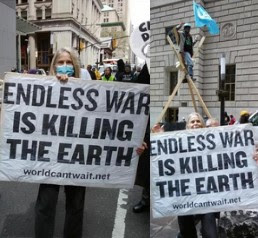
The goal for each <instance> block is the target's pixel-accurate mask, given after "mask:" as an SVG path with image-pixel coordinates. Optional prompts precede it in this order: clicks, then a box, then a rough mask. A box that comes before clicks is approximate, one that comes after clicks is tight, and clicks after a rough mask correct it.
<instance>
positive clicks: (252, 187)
mask: <svg viewBox="0 0 258 238" xmlns="http://www.w3.org/2000/svg"><path fill="white" fill-rule="evenodd" d="M254 131H255V130H254V127H252V126H251V125H249V124H244V125H237V126H225V127H216V128H205V129H195V130H184V131H176V132H166V133H157V134H151V141H150V143H151V152H150V154H151V163H152V164H151V189H152V192H151V194H152V211H153V217H155V218H158V217H166V216H177V215H190V214H203V213H209V212H215V211H226V210H227V211H229V210H235V209H249V208H257V207H258V199H257V198H258V179H257V178H258V165H256V162H255V161H254V160H253V155H254V143H255V139H254V138H255V136H254Z"/></svg>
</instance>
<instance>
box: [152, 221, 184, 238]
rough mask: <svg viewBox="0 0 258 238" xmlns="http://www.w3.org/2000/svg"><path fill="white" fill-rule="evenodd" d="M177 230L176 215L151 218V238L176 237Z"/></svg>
mask: <svg viewBox="0 0 258 238" xmlns="http://www.w3.org/2000/svg"><path fill="white" fill-rule="evenodd" d="M178 230H179V229H178V225H177V217H165V218H161V219H151V223H150V237H151V238H176V236H177V234H178Z"/></svg>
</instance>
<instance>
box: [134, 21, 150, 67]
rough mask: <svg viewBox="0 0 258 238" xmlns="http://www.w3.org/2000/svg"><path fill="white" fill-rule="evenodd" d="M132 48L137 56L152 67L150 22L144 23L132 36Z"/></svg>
mask: <svg viewBox="0 0 258 238" xmlns="http://www.w3.org/2000/svg"><path fill="white" fill-rule="evenodd" d="M130 46H131V49H132V51H133V52H134V54H135V55H136V56H138V57H139V58H141V59H143V60H145V61H146V62H147V65H148V67H150V21H146V22H142V23H141V24H140V25H139V26H138V27H136V28H135V29H134V31H133V32H132V34H131V36H130Z"/></svg>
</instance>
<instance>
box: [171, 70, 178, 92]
mask: <svg viewBox="0 0 258 238" xmlns="http://www.w3.org/2000/svg"><path fill="white" fill-rule="evenodd" d="M177 77H178V71H174V72H170V77H169V95H171V94H172V92H173V91H174V89H175V87H176V85H177ZM176 95H177V92H176Z"/></svg>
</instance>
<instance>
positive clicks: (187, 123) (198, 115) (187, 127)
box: [186, 112, 205, 129]
mask: <svg viewBox="0 0 258 238" xmlns="http://www.w3.org/2000/svg"><path fill="white" fill-rule="evenodd" d="M194 116H197V117H198V119H199V120H200V122H201V124H202V128H204V127H205V123H204V120H203V118H202V116H201V115H200V114H199V113H198V112H192V113H190V114H189V115H188V118H187V121H186V129H190V127H189V123H190V121H191V118H192V117H194Z"/></svg>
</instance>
